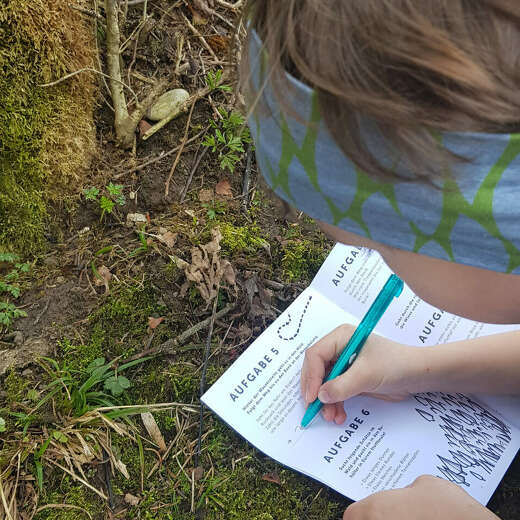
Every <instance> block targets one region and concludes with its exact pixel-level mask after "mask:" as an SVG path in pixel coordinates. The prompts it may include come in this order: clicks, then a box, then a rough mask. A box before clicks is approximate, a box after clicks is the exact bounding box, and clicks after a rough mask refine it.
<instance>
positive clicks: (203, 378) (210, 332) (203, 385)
mask: <svg viewBox="0 0 520 520" xmlns="http://www.w3.org/2000/svg"><path fill="white" fill-rule="evenodd" d="M218 293H219V289H218V288H217V294H216V295H215V300H214V301H213V312H212V313H211V319H210V322H209V328H208V335H207V337H206V349H205V350H204V361H203V362H202V374H201V376H200V395H199V397H202V396H203V395H204V390H205V389H206V372H207V369H208V359H209V353H210V350H211V337H212V336H213V326H214V325H215V316H216V313H217V303H218ZM203 429H204V403H203V402H202V401H201V403H200V413H199V436H198V438H197V449H196V450H195V467H198V465H199V462H200V461H199V459H200V450H201V447H202V431H203Z"/></svg>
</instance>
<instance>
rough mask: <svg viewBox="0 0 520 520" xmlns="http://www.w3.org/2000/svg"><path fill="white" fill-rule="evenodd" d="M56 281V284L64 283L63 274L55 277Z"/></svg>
mask: <svg viewBox="0 0 520 520" xmlns="http://www.w3.org/2000/svg"><path fill="white" fill-rule="evenodd" d="M56 283H57V284H58V285H61V284H62V283H65V278H64V277H63V276H58V278H56Z"/></svg>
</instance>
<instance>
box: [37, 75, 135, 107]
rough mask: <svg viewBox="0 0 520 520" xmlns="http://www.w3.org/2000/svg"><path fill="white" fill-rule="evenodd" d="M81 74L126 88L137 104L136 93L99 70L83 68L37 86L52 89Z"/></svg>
mask: <svg viewBox="0 0 520 520" xmlns="http://www.w3.org/2000/svg"><path fill="white" fill-rule="evenodd" d="M82 72H94V73H95V74H99V75H100V76H103V77H105V78H108V79H110V80H113V81H115V82H116V83H120V84H121V85H122V86H123V87H125V88H127V89H128V90H129V91H130V93H131V94H132V96H134V99H135V100H136V103H137V102H139V98H138V97H137V95H136V93H135V92H134V91H133V90H132V89H131V88H130V87H129V86H128V85H127V84H126V83H124V82H123V81H121V80H119V79H116V78H112V77H110V76H109V75H108V74H105V73H104V72H101V71H100V70H96V69H93V68H91V67H84V68H83V69H79V70H75V71H74V72H71V73H70V74H66V75H65V76H63V77H62V78H60V79H57V80H56V81H52V82H51V83H43V84H41V85H38V86H39V87H42V88H45V87H54V85H58V84H59V83H62V82H63V81H66V80H68V79H69V78H72V77H74V76H77V75H78V74H81V73H82Z"/></svg>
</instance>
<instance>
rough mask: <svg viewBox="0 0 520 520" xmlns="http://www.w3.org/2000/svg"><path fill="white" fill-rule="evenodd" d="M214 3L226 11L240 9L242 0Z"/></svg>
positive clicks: (221, 0)
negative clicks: (232, 2)
mask: <svg viewBox="0 0 520 520" xmlns="http://www.w3.org/2000/svg"><path fill="white" fill-rule="evenodd" d="M216 2H217V4H218V5H221V6H222V7H226V8H227V9H240V7H242V3H243V0H238V1H237V2H235V3H234V4H231V3H229V2H226V1H225V0H216ZM129 3H130V2H129Z"/></svg>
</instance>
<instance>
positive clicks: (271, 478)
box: [262, 473, 282, 486]
mask: <svg viewBox="0 0 520 520" xmlns="http://www.w3.org/2000/svg"><path fill="white" fill-rule="evenodd" d="M262 480H267V482H273V483H274V484H278V485H279V486H281V485H282V481H281V480H280V477H279V476H278V473H266V474H265V475H262Z"/></svg>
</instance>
